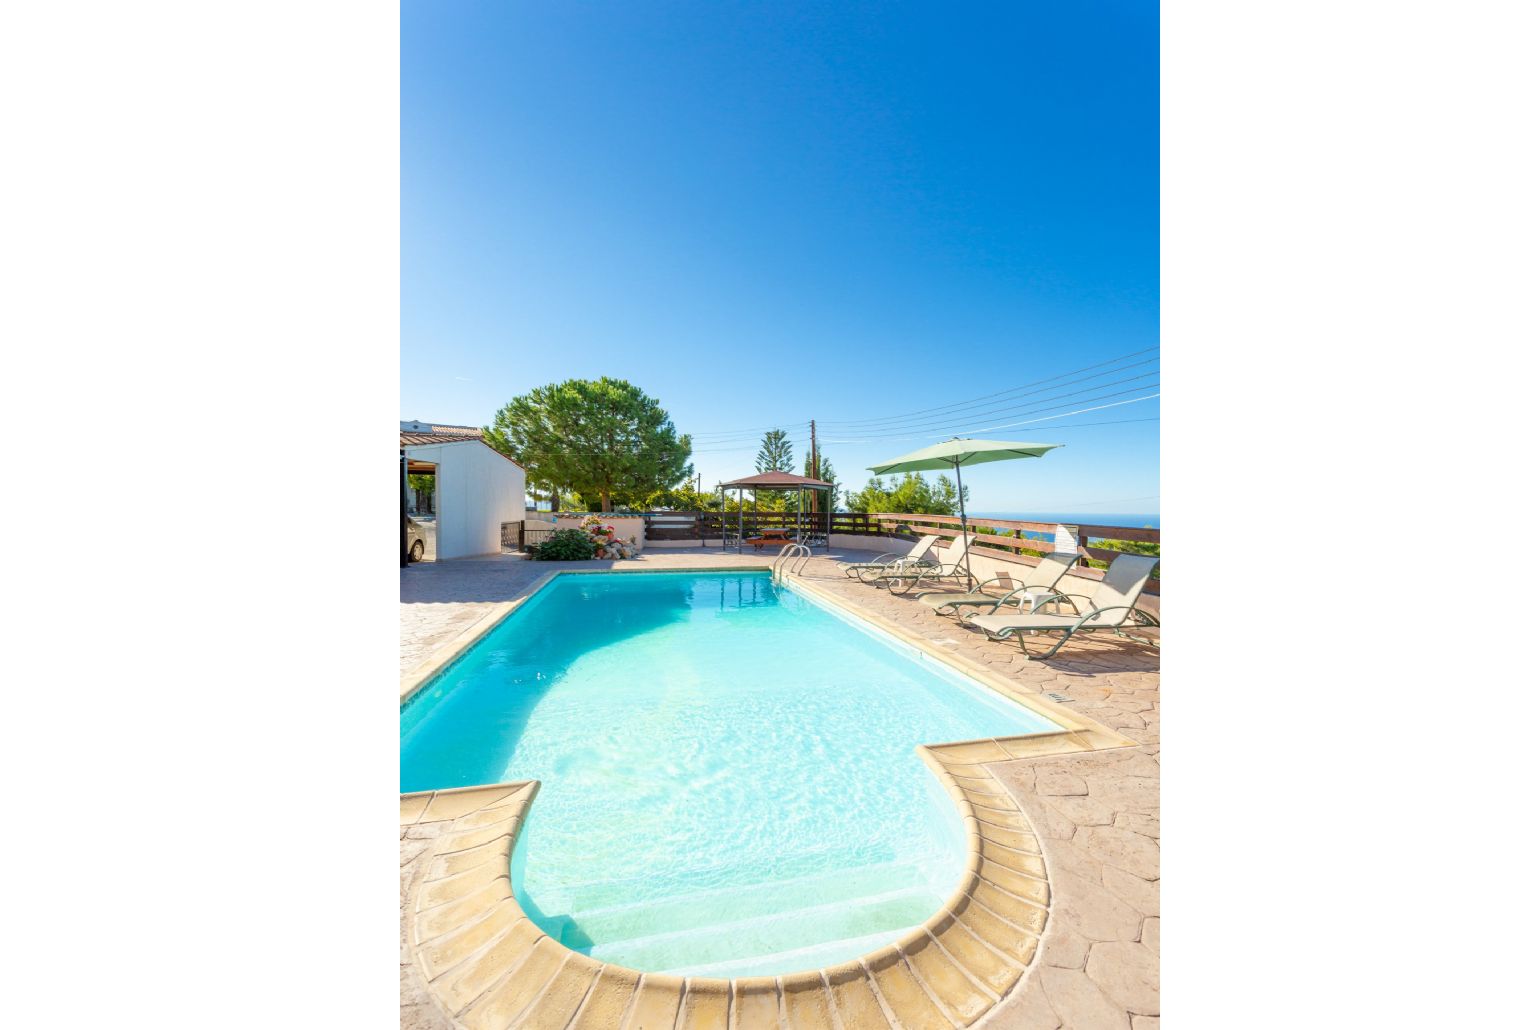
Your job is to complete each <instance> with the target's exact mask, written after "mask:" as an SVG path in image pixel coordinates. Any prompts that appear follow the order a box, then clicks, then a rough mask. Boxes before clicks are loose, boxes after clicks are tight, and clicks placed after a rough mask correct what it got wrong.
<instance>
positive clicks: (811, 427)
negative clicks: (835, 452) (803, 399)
mask: <svg viewBox="0 0 1540 1030" xmlns="http://www.w3.org/2000/svg"><path fill="white" fill-rule="evenodd" d="M807 428H808V432H810V433H811V434H812V436H813V470H812V478H814V479H819V478H822V477H820V476H819V475H818V420H817V419H815V418H810V419H808V420H807ZM813 514H814V515H816V514H818V491H817V490H814V491H813Z"/></svg>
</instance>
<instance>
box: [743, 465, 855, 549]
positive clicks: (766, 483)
mask: <svg viewBox="0 0 1540 1030" xmlns="http://www.w3.org/2000/svg"><path fill="white" fill-rule="evenodd" d="M735 488H736V489H737V491H738V553H739V554H742V553H743V491H745V490H752V491H753V492H754V513H755V515H756V518H757V516H758V514H759V491H761V490H795V491H797V536H796V540H797V542H798V543H801V542H802V513H803V510H804V506H803V500H804V498H805V497H806V496H807V494H808V493H809V492H813V493H817V492H818V491H820V490H822V491H824V492H825V493H827V494H828V495H829V503H828V504H826V505H824V518H825V520H826V521H825V525H824V531H823V546H824V550H826V551H827V550H828V549H829V534H830V533H831V532H833V530H834V484H833V483H826V482H824V481H823V480H822V479H811V478H809V477H807V476H794V475H792V474H791V473H790V472H761V473H759V474H758V475H756V476H745V477H744V478H742V479H735V480H733V481H732V482H731V483H718V484H717V490H718V491H720V493H721V496H722V516H723V518H722V550H724V551H725V550H727V517H726V516H727V491H729V490H732V489H735Z"/></svg>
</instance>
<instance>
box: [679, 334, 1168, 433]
mask: <svg viewBox="0 0 1540 1030" xmlns="http://www.w3.org/2000/svg"><path fill="white" fill-rule="evenodd" d="M1159 349H1160V348H1159V347H1158V346H1155V347H1145V348H1142V349H1140V350H1136V351H1130V352H1128V353H1127V354H1121V355H1118V356H1117V357H1114V358H1108V359H1107V360H1105V361H1098V362H1095V363H1094V364H1090V365H1086V366H1084V367H1082V368H1077V369H1072V370H1071V371H1068V372H1062V373H1060V374H1059V375H1056V376H1048V377H1046V378H1044V379H1035V380H1032V381H1031V382H1027V383H1022V384H1020V385H1017V386H1012V387H1009V388H1007V389H1004V390H998V391H996V392H994V393H990V394H984V395H983V396H981V397H972V398H969V399H967V400H961V401H955V402H952V403H950V404H942V405H938V406H936V407H933V408H922V409H920V410H918V411H911V412H908V413H906V414H901V415H883V416H873V417H870V418H859V419H825V420H824V424H825V425H826V426H843V427H847V430H848V431H854V432H861V431H876V430H878V429H883V428H886V427H885V426H883V425H882V424H883V423H892V422H906V421H908V420H910V419H913V418H918V417H920V416H924V415H938V416H939V415H942V414H943V413H947V412H961V411H966V410H969V409H970V408H975V407H978V406H979V405H980V404H983V403H987V402H988V401H991V400H994V399H996V398H999V397H1006V396H1010V395H1013V394H1015V395H1019V396H1020V397H1027V396H1031V395H1032V394H1034V393H1041V392H1043V389H1052V388H1054V387H1049V386H1047V384H1051V383H1059V385H1060V386H1068V385H1071V384H1070V383H1060V382H1059V381H1060V380H1063V379H1068V378H1069V377H1070V376H1074V375H1079V374H1080V373H1082V372H1089V371H1091V370H1092V369H1098V368H1102V369H1105V371H1102V372H1098V373H1096V374H1095V375H1090V376H1085V377H1083V378H1081V379H1077V380H1073V382H1088V381H1090V380H1092V379H1099V378H1101V377H1103V376H1108V375H1115V374H1116V373H1118V372H1122V371H1126V370H1128V369H1130V368H1138V367H1139V366H1141V365H1148V364H1150V363H1152V362H1154V361H1158V360H1159V359H1158V358H1147V359H1145V360H1143V361H1136V362H1132V363H1130V364H1127V365H1123V366H1121V367H1119V368H1111V369H1106V368H1105V367H1106V366H1108V365H1117V364H1119V363H1120V362H1125V361H1128V360H1129V359H1130V358H1136V357H1138V356H1139V355H1141V354H1148V353H1150V352H1152V351H1157V350H1159ZM1125 381H1127V380H1125ZM1101 385H1102V386H1110V385H1113V384H1111V383H1104V384H1101ZM1034 387H1035V388H1036V389H1034ZM1081 392H1086V391H1081ZM1018 399H1019V398H1018ZM1013 406H1014V405H1006V407H1005V408H1000V409H996V410H998V411H1006V410H1009V408H1011V407H1013ZM983 414H984V413H980V415H979V416H978V417H982V415H983ZM970 417H972V416H970ZM797 425H798V424H797V423H792V424H782V425H773V426H760V427H758V428H751V429H717V430H705V431H702V432H699V433H691V434H689V435H690V438H691V439H692V440H700V441H701V442H703V443H726V442H728V441H729V440H732V439H738V438H745V437H751V436H752V437H758V436H760V435H761V434H763V433H765V432H769V431H771V430H776V429H779V430H781V431H782V432H790V431H791V430H792V429H793V428H794V427H796V426H797Z"/></svg>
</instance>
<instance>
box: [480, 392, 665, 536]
mask: <svg viewBox="0 0 1540 1030" xmlns="http://www.w3.org/2000/svg"><path fill="white" fill-rule="evenodd" d="M483 432H484V434H485V437H486V440H487V442H488V443H489V444H491V445H492V446H493V447H494V448H496V449H497V450H499V451H501V452H502V453H504V454H506V455H508V456H509V457H511V458H512V459H513V460H514V461H517V462H518V463H519V464H520V465H522V466H524V471H525V472H526V473H527V474H528V476H529V480H530V482H531V484H533V483H543V484H548V485H550V486H552V487H556V488H560V489H571V490H576V491H578V492H579V493H581V494H583V495H584V496H586V497H597V498H598V499H599V504H600V510H602V511H613V510H614V505H615V504H616V503H617V502H619V503H631V502H639V501H641V500H642V499H644V498H646V497H647V496H648V495H650V494H653V493H655V492H657V491H659V490H666V489H668V488H669V487H672V486H675V485H676V484H678V483H679V482H680V481H682V480H683V479H684V478H685V477H687V476H690V475H693V474H694V469H693V468H692V467H691V465H690V438H689V436H687V435H686V436H681V435H679V434H678V433H677V432H676V431H675V430H674V423H673V420H671V419H670V418H669V416H668V412H666V411H664V410H663V408H662V407H661V406H660V405H659V404H658V402H657V401H656V400H655V399H654V398H652V397H648V396H647V395H646V394H645V393H643V392H642V391H641V390H639V389H637V388H636V387H635V386H632V385H631V384H630V383H628V382H626V381H625V380H623V379H611V378H609V377H608V376H606V377H604V378H603V379H598V380H591V379H569V380H567V381H566V382H564V383H552V384H550V385H549V386H541V387H537V388H535V389H533V390H531V391H530V392H529V393H527V394H523V395H521V396H518V397H515V398H513V399H512V400H511V401H509V402H508V403H507V404H505V405H504V406H503V408H502V409H501V410H500V411H498V413H497V416H496V417H495V418H494V419H493V420H492V424H491V425H490V426H486V427H485V428H484V430H483Z"/></svg>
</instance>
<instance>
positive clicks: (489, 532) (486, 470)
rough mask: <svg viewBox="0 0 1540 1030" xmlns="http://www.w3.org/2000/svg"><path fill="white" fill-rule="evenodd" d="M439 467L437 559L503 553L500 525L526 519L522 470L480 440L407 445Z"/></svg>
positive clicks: (417, 458)
mask: <svg viewBox="0 0 1540 1030" xmlns="http://www.w3.org/2000/svg"><path fill="white" fill-rule="evenodd" d="M405 450H406V453H407V455H408V456H410V457H411V458H412V459H413V460H414V461H431V462H433V463H434V464H435V465H437V466H438V469H437V473H436V480H435V482H436V483H437V490H436V496H435V498H434V504H433V507H434V511H435V512H436V513H437V517H438V541H437V545H438V559H439V560H440V561H442V560H444V559H446V558H469V557H474V556H476V555H484V554H498V553H501V551H502V524H503V523H504V522H518V521H520V520H521V519H523V518H524V470H523V469H522V468H520V467H519V466H518V465H515V464H514V463H513V462H511V461H509V460H508V459H507V458H505V457H503V456H502V455H501V454H499V453H497V452H496V451H494V450H493V449H492V448H490V447H488V446H487V445H486V444H484V443H482V442H480V441H479V440H462V441H457V442H454V443H441V444H424V445H422V446H418V447H407V448H405Z"/></svg>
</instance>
